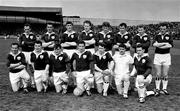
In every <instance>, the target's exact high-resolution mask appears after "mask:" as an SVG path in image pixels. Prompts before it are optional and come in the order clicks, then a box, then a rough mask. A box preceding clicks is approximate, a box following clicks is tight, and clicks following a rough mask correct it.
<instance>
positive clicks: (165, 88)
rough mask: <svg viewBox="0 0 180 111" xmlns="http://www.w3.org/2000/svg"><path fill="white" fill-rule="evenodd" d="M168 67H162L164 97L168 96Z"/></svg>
mask: <svg viewBox="0 0 180 111" xmlns="http://www.w3.org/2000/svg"><path fill="white" fill-rule="evenodd" d="M169 67H170V66H169V65H163V70H162V71H163V73H162V77H163V78H162V85H163V88H162V92H163V93H164V94H166V95H169V93H168V91H167V85H168V72H169Z"/></svg>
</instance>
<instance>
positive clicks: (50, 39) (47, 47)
mask: <svg viewBox="0 0 180 111" xmlns="http://www.w3.org/2000/svg"><path fill="white" fill-rule="evenodd" d="M46 29H47V32H46V33H45V34H44V35H43V36H42V37H41V40H42V46H43V48H44V51H46V52H47V53H48V55H49V56H50V55H51V54H52V53H53V50H54V46H55V45H56V44H59V40H60V38H59V36H58V34H56V33H55V32H54V26H53V24H52V23H48V24H47V26H46ZM49 76H50V78H49V79H50V80H51V81H52V67H51V64H50V68H49Z"/></svg>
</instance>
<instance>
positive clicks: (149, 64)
mask: <svg viewBox="0 0 180 111" xmlns="http://www.w3.org/2000/svg"><path fill="white" fill-rule="evenodd" d="M146 65H147V70H146V72H145V73H144V74H143V76H144V77H145V78H146V77H147V76H148V75H149V74H151V71H152V61H151V59H150V58H147V63H146Z"/></svg>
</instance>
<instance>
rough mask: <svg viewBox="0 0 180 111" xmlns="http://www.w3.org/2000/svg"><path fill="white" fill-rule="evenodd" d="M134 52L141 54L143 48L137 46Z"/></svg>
mask: <svg viewBox="0 0 180 111" xmlns="http://www.w3.org/2000/svg"><path fill="white" fill-rule="evenodd" d="M136 52H137V54H138V56H142V55H143V54H144V49H142V47H138V48H136Z"/></svg>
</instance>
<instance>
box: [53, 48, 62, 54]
mask: <svg viewBox="0 0 180 111" xmlns="http://www.w3.org/2000/svg"><path fill="white" fill-rule="evenodd" d="M61 51H62V50H61V48H59V47H58V48H57V49H54V53H55V54H56V55H59V54H60V53H61Z"/></svg>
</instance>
